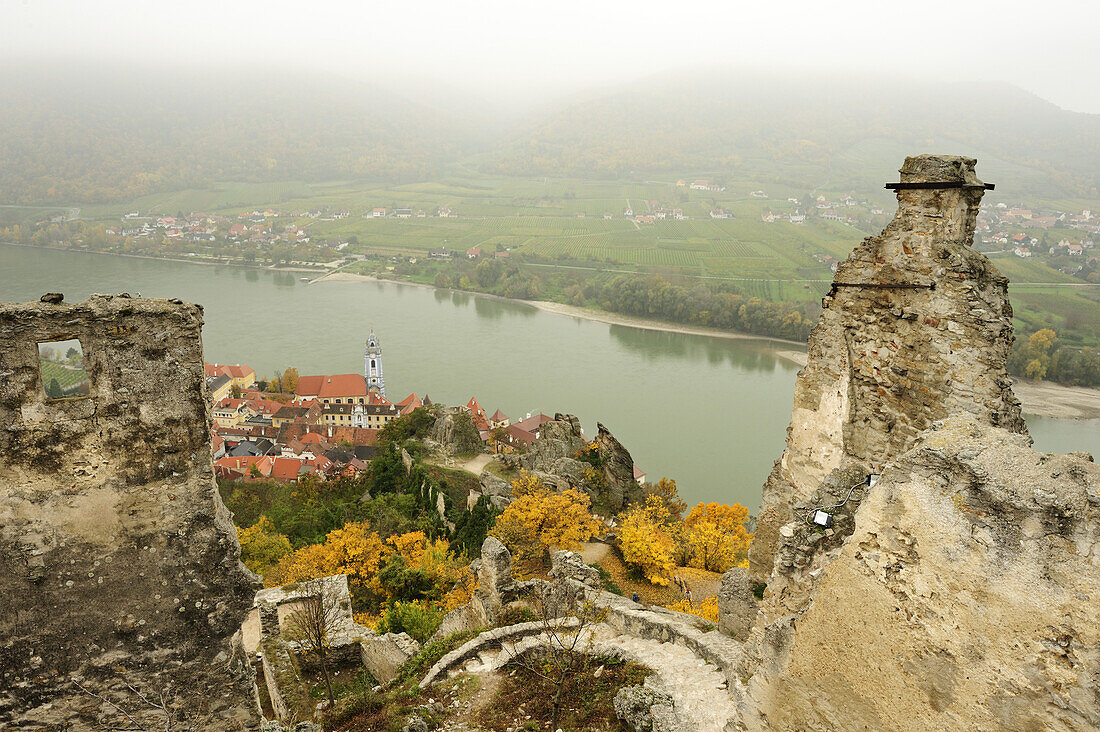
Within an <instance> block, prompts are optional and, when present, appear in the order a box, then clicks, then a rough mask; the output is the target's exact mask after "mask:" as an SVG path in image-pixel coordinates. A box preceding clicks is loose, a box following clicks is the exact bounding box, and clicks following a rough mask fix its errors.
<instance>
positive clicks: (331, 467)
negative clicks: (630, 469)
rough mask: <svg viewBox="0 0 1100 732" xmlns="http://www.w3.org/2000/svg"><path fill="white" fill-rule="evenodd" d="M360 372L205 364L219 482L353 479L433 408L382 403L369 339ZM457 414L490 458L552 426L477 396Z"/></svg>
mask: <svg viewBox="0 0 1100 732" xmlns="http://www.w3.org/2000/svg"><path fill="white" fill-rule="evenodd" d="M364 366H365V368H364V373H363V374H332V375H310V376H300V377H299V376H297V374H296V373H294V370H293V369H287V370H286V371H284V372H283V373H282V375H281V378H279V379H272V380H271V381H269V382H267V383H264V382H260V381H257V378H256V372H255V370H254V369H252V368H251V367H249V366H245V365H241V364H210V363H208V364H205V370H206V383H207V388H208V389H209V392H210V396H211V401H212V405H213V410H212V415H213V424H212V428H211V430H212V448H213V455H214V468H215V472H216V474H217V476H218V477H219V478H224V479H231V480H244V481H249V480H274V481H280V482H295V481H298V480H300V479H302V478H304V477H306V476H312V477H313V478H315V479H319V480H327V479H334V478H340V477H354V476H356V475H358V474H359V473H361V472H362V471H364V470H366V468H367V466H368V463H369V462H370V460H371V458H372V457H374V455H375V451H376V449H377V444H378V434H379V432H380V431H381V430H382V429H383V428H384V427H385V426H386V425H387V424H389V423H390V422H392V421H393V420H395V419H397V418H399V417H404V416H408V415H410V414H412V413H413V411H414V410H416V409H418V408H421V407H427V408H431V407H433V405H434V403H433V402H432V399H431V397H430V396H428V395H424V397H423V398H421V397H419V396H417V395H416V394H415V393H413V394H409V395H408V396H406V397H405V398H404V399H401V400H400V401H397V402H394V401H391V400H390V399H388V398H387V397H386V395H385V382H384V380H383V375H382V353H381V347H380V346H379V345H378V340H377V337H376V336H375V334H374V333H373V332H372V333H371V334H370V337H369V338H368V341H367V348H366V351H365V355H364ZM273 389H274V391H273ZM460 409H461V410H463V411H465V412H466V413H468V414H469V416H470V418H471V420H472V421H473V424H474V427H475V428H476V429H477V431H478V436H479V438H480V440H481V442H482V443H483V444H484V446H485V448H486V449H487V450H489V451H490V452H493V453H496V454H501V453H511V452H517V451H523V450H524V449H526V448H527V447H528V446H529V445H530V444H531V443H533V442H534V441H535V440H536V439H537V438H538V437H539V434H540V428H541V426H542V425H543V424H545V423H546V422H550V421H552V420H553V419H554V418H553V417H551V416H548V415H546V414H542V413H539V414H534V415H532V414H527V415H525V416H524V417H522V418H521V419H518V420H515V421H513V420H512V419H511V418H510V417H509V416H508V415H506V414H504V413H503V412H502V411H501V410H499V409H497V410H496V411H494V412H493V413H492V414H489V413H488V412H487V411H486V410H485V408H483V407H482V406H481V404H480V403H479V402H478V400H477V398H476V397H472V398H471V399H470V400H469V401H468V402H466V404H465V405H462V406H461V407H460ZM645 478H646V475H645V473H644V472H642V471H641V470H640V469H639V468H637V467H635V469H634V479H635V480H636V481H638V483H639V484H642V483H644V482H645Z"/></svg>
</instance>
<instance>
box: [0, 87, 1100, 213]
mask: <svg viewBox="0 0 1100 732" xmlns="http://www.w3.org/2000/svg"><path fill="white" fill-rule="evenodd" d="M383 81H384V80H383ZM407 92H410V90H409V89H407V88H402V87H400V86H396V85H393V86H391V87H390V88H389V90H384V88H383V85H382V84H381V83H379V84H373V85H372V84H366V83H353V82H349V81H343V80H338V79H334V78H332V77H326V76H323V75H320V74H317V73H315V72H310V73H306V72H301V73H296V74H278V73H268V74H243V73H242V74H226V73H215V72H213V71H208V72H202V71H188V72H165V71H154V70H130V69H127V70H120V69H117V68H113V69H112V68H91V69H84V68H74V67H71V66H70V67H62V66H59V67H56V68H47V69H24V70H23V71H22V72H21V73H18V74H8V75H6V77H5V78H4V79H2V80H0V203H18V204H42V203H66V204H79V203H94V202H102V201H125V200H130V199H133V198H136V197H138V196H142V195H145V194H149V193H154V192H163V191H171V190H181V189H185V188H199V187H205V186H209V185H210V184H212V183H215V182H225V181H245V182H252V181H262V182H268V181H291V180H301V181H322V180H325V181H333V180H377V181H384V182H387V183H390V182H392V183H403V182H410V181H418V180H427V179H429V178H432V177H433V176H438V175H440V174H441V172H442V169H443V167H444V166H445V165H446V164H448V163H455V162H463V163H466V164H467V165H470V164H472V165H473V166H475V167H476V168H477V169H479V170H480V171H482V172H484V173H488V174H504V175H518V176H533V175H537V176H570V177H598V178H632V177H636V176H642V175H656V174H666V175H668V176H676V177H681V176H685V175H699V176H701V177H710V178H714V179H716V180H719V181H733V180H738V181H742V182H743V181H747V180H759V181H761V182H762V183H763V182H776V183H784V184H790V185H795V186H799V187H801V186H806V187H807V188H815V187H827V188H830V189H833V190H838V189H857V190H863V191H868V190H873V189H876V188H880V187H881V185H882V183H883V182H885V181H884V180H883V176H884V175H886V176H887V177H890V175H888V174H891V172H892V169H893V168H895V167H896V166H897V164H898V163H899V161H901V160H902V159H903V158H904V156H905V155H907V154H912V153H914V152H949V153H965V154H968V155H973V156H976V157H978V158H979V159H980V160H981V166H980V168H979V171H980V173H981V174H982V176H983V177H984V178H986V179H987V180H992V181H995V182H997V184H998V186H999V188H998V190H1000V191H1004V192H1005V193H1007V194H1008V195H1013V196H1019V197H1021V198H1024V197H1035V196H1038V197H1042V198H1044V199H1047V200H1050V199H1058V198H1066V197H1072V198H1095V197H1096V196H1097V194H1098V189H1100V115H1086V114H1077V113H1073V112H1067V111H1064V110H1061V109H1059V108H1057V107H1055V106H1054V105H1052V104H1049V103H1047V102H1045V101H1043V100H1041V99H1039V98H1038V97H1035V96H1033V95H1031V94H1028V93H1026V92H1023V91H1021V90H1019V89H1016V88H1014V87H1011V86H1006V85H994V84H982V85H977V84H974V85H961V84H960V85H944V84H938V85H933V84H918V83H915V82H905V83H901V82H898V83H893V84H887V83H885V82H882V81H874V82H872V81H860V80H859V78H858V77H856V76H850V77H842V78H824V77H822V78H816V77H789V76H787V77H785V76H781V75H778V74H761V73H753V74H750V73H733V72H721V73H718V72H711V73H706V72H702V71H695V72H690V73H680V74H676V75H672V74H666V75H663V76H660V77H654V78H650V79H648V80H645V81H640V82H637V83H635V84H632V85H629V86H623V87H621V88H618V89H615V90H611V91H606V92H598V93H595V92H589V93H586V94H582V93H578V94H577V96H576V98H575V99H573V100H571V101H568V102H565V103H555V104H553V105H550V106H548V107H546V108H544V109H542V110H541V111H539V112H538V113H535V114H529V115H527V116H525V117H522V118H510V117H508V116H507V115H501V114H492V113H490V112H489V111H487V110H488V107H486V108H485V109H484V110H482V109H480V108H479V105H478V104H476V103H475V102H473V101H471V100H470V99H465V100H462V98H461V96H460V95H458V92H453V93H450V94H443V93H436V94H430V93H428V94H425V93H423V92H421V94H420V95H419V97H418V98H419V99H421V100H422V102H413V101H410V100H409V98H408V97H409V96H411V95H410V94H409V93H407ZM471 110H473V111H471Z"/></svg>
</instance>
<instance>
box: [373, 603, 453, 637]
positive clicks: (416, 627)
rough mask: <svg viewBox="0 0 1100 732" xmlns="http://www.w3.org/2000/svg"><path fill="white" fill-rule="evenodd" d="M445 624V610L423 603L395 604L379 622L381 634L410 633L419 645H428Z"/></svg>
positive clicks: (387, 609)
mask: <svg viewBox="0 0 1100 732" xmlns="http://www.w3.org/2000/svg"><path fill="white" fill-rule="evenodd" d="M442 622H443V610H442V609H441V608H438V607H436V606H435V605H429V604H427V603H421V602H400V601H398V602H394V603H391V604H390V605H389V606H388V607H387V608H386V612H384V613H383V614H382V619H381V620H379V621H378V631H379V632H380V633H408V634H409V635H410V636H412V637H413V638H415V639H416V641H417V642H418V643H426V642H427V640H428V639H429V638H431V637H432V634H433V633H435V631H436V630H437V629H438V628H439V624H440V623H442Z"/></svg>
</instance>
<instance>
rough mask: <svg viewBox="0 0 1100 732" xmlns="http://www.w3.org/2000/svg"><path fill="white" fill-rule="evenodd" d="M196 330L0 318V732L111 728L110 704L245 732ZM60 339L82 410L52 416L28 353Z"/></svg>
mask: <svg viewBox="0 0 1100 732" xmlns="http://www.w3.org/2000/svg"><path fill="white" fill-rule="evenodd" d="M201 326H202V309H201V308H200V307H199V306H196V305H190V304H184V303H181V302H180V301H178V300H159V299H131V298H129V297H128V296H125V295H121V296H115V297H112V296H98V295H97V296H93V297H91V298H90V299H88V300H86V301H84V302H82V303H80V304H77V305H69V304H60V303H49V302H40V303H26V304H3V305H0V598H3V599H2V600H0V604H2V606H3V611H2V612H0V727H4V728H8V727H18V728H20V729H72V730H82V729H100V728H103V727H102V726H101V725H103V724H108V725H110V724H116V725H117V724H120V723H121V724H123V726H126V724H127V723H126V722H125V720H124V719H122V718H121V716H120V715H119V714H118V710H117V709H114V708H113V707H112V706H111V704H109V703H108V700H109V701H110V702H111V703H114V704H117V705H118V706H119V707H122V708H123V709H125V710H126V711H127V712H129V713H130V714H131V715H133V717H134V718H135V719H137V720H138V721H139V722H141V723H142V724H143V725H148V726H149V728H150V729H153V728H157V729H162V728H164V726H165V718H166V715H168V714H170V715H171V716H172V717H174V718H175V720H176V726H175V727H173V728H192V727H193V728H195V729H218V730H252V729H258V728H259V722H260V718H259V710H258V708H257V706H256V701H255V696H254V692H253V686H252V673H251V670H250V668H249V665H248V663H247V659H246V658H244V655H243V651H242V649H241V646H240V641H239V636H238V635H237V633H238V631H239V629H240V627H241V621H242V620H243V619H244V617H245V614H246V612H247V611H248V608H249V606H250V605H251V603H252V597H253V593H254V590H255V588H256V586H257V584H258V583H257V582H256V578H255V576H254V575H252V574H251V573H250V572H249V571H248V570H247V569H245V568H244V566H243V565H242V564H241V563H240V561H239V554H240V548H239V545H238V544H237V540H236V534H235V531H234V529H233V526H232V523H231V521H230V516H229V514H228V512H227V511H226V509H225V507H224V506H223V505H222V502H221V500H220V498H219V496H218V493H217V489H216V485H215V481H214V474H213V469H212V465H211V454H210V433H209V406H208V398H207V393H206V386H205V379H204V373H203V356H202V340H201ZM70 338H78V339H79V340H80V343H81V346H82V350H83V352H84V363H85V369H86V371H87V373H88V377H89V380H90V389H91V391H90V394H89V395H88V396H87V397H77V398H69V399H61V400H49V399H47V398H46V394H45V390H44V385H43V383H42V377H41V375H40V368H39V361H38V349H37V345H36V344H37V343H38V342H43V341H60V340H66V339H70ZM78 684H79V686H82V687H84V689H85V690H81V688H79V686H78ZM138 694H141V695H143V696H145V697H146V699H148V700H149V701H148V702H146V701H143V700H142V699H141V698H139V696H138ZM97 697H98V698H97ZM162 700H163V701H162ZM158 704H160V705H161V706H163V707H164V709H157V708H156V706H157V705H158Z"/></svg>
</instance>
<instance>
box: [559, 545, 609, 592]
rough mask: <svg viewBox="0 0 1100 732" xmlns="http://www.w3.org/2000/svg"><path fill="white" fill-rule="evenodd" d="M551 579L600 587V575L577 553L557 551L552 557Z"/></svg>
mask: <svg viewBox="0 0 1100 732" xmlns="http://www.w3.org/2000/svg"><path fill="white" fill-rule="evenodd" d="M550 563H551V566H550V578H551V579H572V580H577V581H578V582H580V583H582V584H585V585H588V586H590V587H599V585H600V573H599V571H597V570H596V568H595V567H590V566H588V565H587V564H585V562H584V560H583V559H582V558H581V555H580V554H577V553H576V552H567V551H556V552H554V554H553V556H551V557H550Z"/></svg>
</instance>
